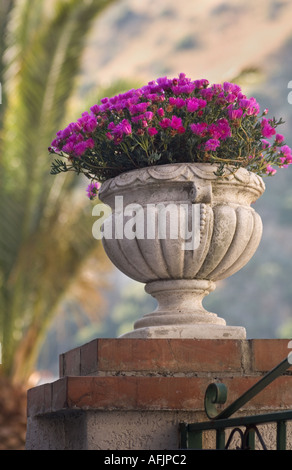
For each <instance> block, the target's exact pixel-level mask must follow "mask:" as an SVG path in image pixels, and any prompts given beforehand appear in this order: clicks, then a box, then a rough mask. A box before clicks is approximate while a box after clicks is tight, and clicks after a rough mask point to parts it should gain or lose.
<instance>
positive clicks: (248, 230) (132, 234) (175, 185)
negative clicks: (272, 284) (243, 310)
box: [99, 163, 265, 339]
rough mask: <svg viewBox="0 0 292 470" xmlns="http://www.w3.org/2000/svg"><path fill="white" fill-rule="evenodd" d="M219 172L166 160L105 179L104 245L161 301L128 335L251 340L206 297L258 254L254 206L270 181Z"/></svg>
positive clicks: (240, 171) (112, 257)
mask: <svg viewBox="0 0 292 470" xmlns="http://www.w3.org/2000/svg"><path fill="white" fill-rule="evenodd" d="M216 169H217V167H216V166H215V165H211V164H206V163H181V164H170V165H161V166H153V167H147V168H143V169H138V170H133V171H130V172H128V173H123V174H121V175H119V176H117V177H115V178H112V179H110V180H107V181H106V182H105V183H103V185H102V187H101V189H100V192H99V198H100V200H101V201H102V202H103V203H105V204H107V205H109V206H110V207H111V209H112V213H111V215H110V216H109V217H108V218H107V220H106V221H105V222H104V226H103V245H104V249H105V251H106V253H107V255H108V257H109V258H110V260H111V261H112V263H113V264H114V265H115V266H116V267H117V268H118V269H119V270H120V271H122V272H123V273H124V274H126V275H127V276H128V277H130V278H132V279H134V280H136V281H139V282H141V283H145V284H146V286H145V290H146V292H147V293H149V294H150V295H152V296H153V297H154V298H155V299H156V300H157V302H158V306H157V309H156V310H155V311H154V312H151V313H149V314H147V315H145V316H143V317H142V318H141V319H140V320H138V321H137V322H136V323H135V324H134V329H133V331H131V332H129V333H127V334H126V335H124V337H136V338H138V337H140V338H210V339H215V338H233V339H235V338H245V336H246V332H245V329H244V328H243V327H233V326H227V325H226V322H225V320H224V319H223V318H219V317H218V316H217V315H216V313H211V312H208V311H206V310H205V309H204V307H203V305H202V300H203V298H204V297H205V296H206V295H208V294H209V293H210V292H211V291H213V290H214V289H215V287H216V281H219V280H222V279H225V278H227V277H229V276H231V275H232V274H234V273H236V272H237V271H239V270H240V269H241V268H242V267H243V266H244V265H245V264H246V263H247V262H248V261H249V260H250V259H251V257H252V256H253V254H254V253H255V251H256V249H257V247H258V245H259V242H260V239H261V235H262V222H261V218H260V216H259V215H258V214H257V213H256V212H255V210H254V209H253V208H252V207H251V204H252V203H253V202H254V201H256V200H257V199H258V198H259V197H260V196H261V195H262V193H263V192H264V190H265V186H264V183H263V180H262V178H261V177H259V176H257V175H256V174H254V173H251V172H249V171H247V170H245V169H243V168H240V169H238V170H236V171H234V170H233V169H232V168H229V169H225V176H224V177H218V176H216V175H215V172H216Z"/></svg>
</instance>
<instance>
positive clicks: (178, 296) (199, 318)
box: [123, 279, 246, 339]
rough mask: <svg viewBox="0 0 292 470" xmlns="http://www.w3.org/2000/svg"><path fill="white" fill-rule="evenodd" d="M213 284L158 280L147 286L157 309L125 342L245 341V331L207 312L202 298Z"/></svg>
mask: <svg viewBox="0 0 292 470" xmlns="http://www.w3.org/2000/svg"><path fill="white" fill-rule="evenodd" d="M215 287H216V284H215V283H214V282H212V281H210V280H203V279H192V280H190V279H184V280H182V279H178V280H160V281H154V282H149V283H148V284H146V287H145V290H146V292H147V293H148V294H150V295H152V297H154V298H155V299H156V300H157V302H158V306H157V308H156V310H155V311H154V312H152V313H148V314H146V315H144V316H143V317H142V318H141V319H139V320H137V321H136V322H135V324H134V330H133V331H131V332H129V333H126V334H125V335H123V337H124V338H192V339H207V338H209V339H227V338H230V339H245V338H246V331H245V328H242V327H237V326H227V325H226V322H225V320H224V319H223V318H220V317H218V316H217V315H216V314H215V313H211V312H208V311H207V310H206V309H205V308H204V307H203V305H202V300H203V298H204V297H205V296H206V295H208V294H209V293H210V292H212V291H213V290H214V289H215Z"/></svg>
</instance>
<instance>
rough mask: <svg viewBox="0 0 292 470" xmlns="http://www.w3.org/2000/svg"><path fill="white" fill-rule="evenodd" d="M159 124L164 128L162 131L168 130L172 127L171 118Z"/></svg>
mask: <svg viewBox="0 0 292 470" xmlns="http://www.w3.org/2000/svg"><path fill="white" fill-rule="evenodd" d="M159 124H160V126H161V127H162V129H167V128H168V127H170V124H171V120H170V119H169V118H164V119H162V121H160V123H159Z"/></svg>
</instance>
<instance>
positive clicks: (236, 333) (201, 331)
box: [120, 323, 246, 340]
mask: <svg viewBox="0 0 292 470" xmlns="http://www.w3.org/2000/svg"><path fill="white" fill-rule="evenodd" d="M120 338H141V339H163V338H164V339H167V338H177V339H233V340H240V339H246V330H245V328H243V327H241V326H228V325H214V324H210V323H200V324H198V325H168V326H150V327H145V328H137V329H135V330H133V331H130V332H129V333H126V334H124V335H122V336H120Z"/></svg>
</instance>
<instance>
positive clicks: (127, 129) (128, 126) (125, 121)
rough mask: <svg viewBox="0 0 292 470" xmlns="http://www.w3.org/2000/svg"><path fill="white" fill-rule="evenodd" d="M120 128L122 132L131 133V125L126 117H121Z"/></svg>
mask: <svg viewBox="0 0 292 470" xmlns="http://www.w3.org/2000/svg"><path fill="white" fill-rule="evenodd" d="M121 129H122V131H123V133H124V134H127V135H129V134H132V127H131V124H130V123H129V121H128V119H123V120H122V122H121Z"/></svg>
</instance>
